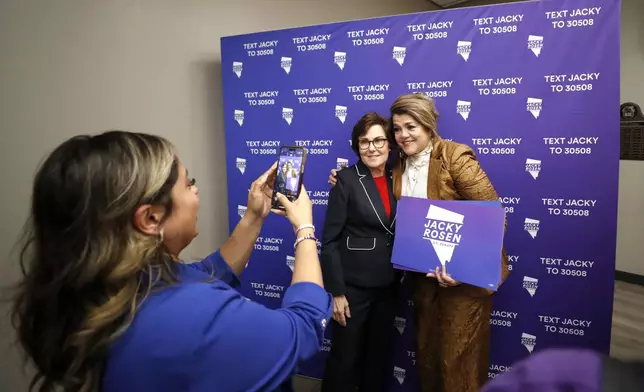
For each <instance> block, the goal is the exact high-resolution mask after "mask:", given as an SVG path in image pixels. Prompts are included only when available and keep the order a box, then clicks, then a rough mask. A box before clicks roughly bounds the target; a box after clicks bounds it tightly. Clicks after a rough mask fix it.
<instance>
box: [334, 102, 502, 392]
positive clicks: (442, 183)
mask: <svg viewBox="0 0 644 392" xmlns="http://www.w3.org/2000/svg"><path fill="white" fill-rule="evenodd" d="M390 114H391V118H390V120H389V129H390V131H391V132H393V134H394V137H395V139H396V144H397V145H398V147H399V148H400V153H399V159H398V160H397V162H396V165H395V167H394V170H393V184H394V185H393V186H394V195H395V196H396V198H397V199H400V197H401V196H411V197H421V198H428V199H434V200H498V199H499V197H498V195H497V193H496V191H495V190H494V187H493V186H492V184H491V183H490V180H489V179H488V177H487V175H486V174H485V172H484V171H483V169H481V166H480V165H479V162H478V160H477V159H476V156H475V155H474V152H473V151H472V149H471V148H470V147H468V146H466V145H464V144H460V143H455V142H451V141H446V140H443V139H442V138H441V137H440V136H439V135H438V132H437V120H438V111H437V110H436V107H435V105H434V103H433V102H432V101H431V100H429V99H427V98H426V97H425V96H424V95H422V94H410V95H403V96H401V97H399V98H398V99H396V101H395V102H394V103H393V104H392V105H391V108H390ZM329 182H331V183H335V173H332V174H331V176H330V177H329ZM397 225H404V222H401V221H398V222H397ZM499 262H500V263H501V266H502V280H505V278H507V276H508V273H509V271H508V264H507V256H506V254H505V251H503V252H502V254H500V255H499ZM407 274H408V276H410V277H411V279H412V285H413V293H412V295H413V302H414V312H415V321H416V330H417V344H418V347H417V353H416V357H417V360H418V362H417V364H418V371H419V374H420V385H421V390H422V391H424V392H475V391H478V390H479V389H480V388H481V386H482V385H483V384H484V383H485V382H486V380H487V370H488V364H489V356H490V354H489V353H490V312H491V310H492V293H493V291H491V290H487V289H482V288H478V287H474V286H471V285H468V284H461V283H460V282H457V281H455V280H453V279H452V278H451V277H450V275H449V273H448V271H446V270H445V268H443V270H442V271H441V270H438V269H437V270H436V271H432V272H430V273H429V274H427V275H424V274H418V273H409V272H408V273H407Z"/></svg>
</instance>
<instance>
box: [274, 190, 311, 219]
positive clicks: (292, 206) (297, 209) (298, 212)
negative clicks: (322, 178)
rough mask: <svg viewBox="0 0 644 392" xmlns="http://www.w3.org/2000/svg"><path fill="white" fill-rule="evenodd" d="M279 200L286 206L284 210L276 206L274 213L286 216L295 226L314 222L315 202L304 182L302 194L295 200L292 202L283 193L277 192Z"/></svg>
mask: <svg viewBox="0 0 644 392" xmlns="http://www.w3.org/2000/svg"><path fill="white" fill-rule="evenodd" d="M277 200H278V201H279V202H280V203H281V204H282V205H283V206H284V210H278V209H275V208H274V209H272V211H273V213H275V214H277V215H281V216H286V217H287V218H288V220H289V221H290V222H291V224H292V225H293V227H294V228H297V227H301V226H302V225H310V224H312V223H313V204H312V203H311V199H310V198H309V194H308V192H307V191H306V188H305V187H304V184H302V190H301V191H300V196H299V197H298V198H297V199H296V200H295V201H292V202H291V201H290V200H289V199H288V198H287V197H286V196H284V195H282V194H281V193H278V194H277Z"/></svg>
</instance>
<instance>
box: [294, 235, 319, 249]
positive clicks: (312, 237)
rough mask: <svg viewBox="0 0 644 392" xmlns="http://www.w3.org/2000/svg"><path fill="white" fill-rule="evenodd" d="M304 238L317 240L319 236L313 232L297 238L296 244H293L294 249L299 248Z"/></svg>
mask: <svg viewBox="0 0 644 392" xmlns="http://www.w3.org/2000/svg"><path fill="white" fill-rule="evenodd" d="M304 240H313V241H317V240H318V239H317V238H315V235H313V234H308V235H305V236H302V237H299V238H298V239H296V240H295V244H293V249H296V248H297V246H298V245H299V244H300V242H302V241H304Z"/></svg>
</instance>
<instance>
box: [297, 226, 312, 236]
mask: <svg viewBox="0 0 644 392" xmlns="http://www.w3.org/2000/svg"><path fill="white" fill-rule="evenodd" d="M304 229H313V231H315V226H313V225H310V224H309V225H302V226H300V227H298V228H297V229H295V234H297V233H299V232H300V231H302V230H304Z"/></svg>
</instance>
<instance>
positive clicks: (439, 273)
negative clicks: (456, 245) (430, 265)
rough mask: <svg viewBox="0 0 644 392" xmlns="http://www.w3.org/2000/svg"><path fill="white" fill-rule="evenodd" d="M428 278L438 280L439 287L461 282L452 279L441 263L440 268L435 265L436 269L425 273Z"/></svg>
mask: <svg viewBox="0 0 644 392" xmlns="http://www.w3.org/2000/svg"><path fill="white" fill-rule="evenodd" d="M427 277H428V278H435V279H436V280H438V285H439V286H441V287H454V286H458V285H459V284H461V282H457V281H455V280H454V279H452V277H451V276H449V274H448V273H447V269H446V268H445V266H444V265H443V268H442V269H439V268H438V267H436V270H435V271H434V272H430V273H428V274H427Z"/></svg>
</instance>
